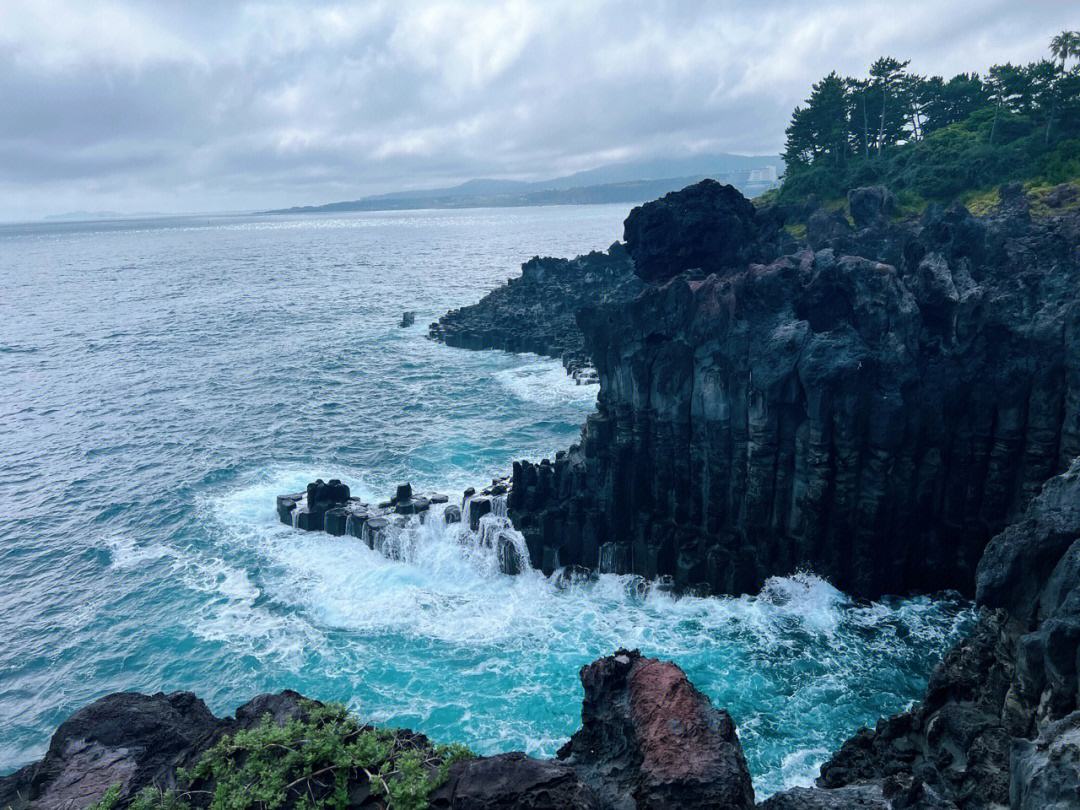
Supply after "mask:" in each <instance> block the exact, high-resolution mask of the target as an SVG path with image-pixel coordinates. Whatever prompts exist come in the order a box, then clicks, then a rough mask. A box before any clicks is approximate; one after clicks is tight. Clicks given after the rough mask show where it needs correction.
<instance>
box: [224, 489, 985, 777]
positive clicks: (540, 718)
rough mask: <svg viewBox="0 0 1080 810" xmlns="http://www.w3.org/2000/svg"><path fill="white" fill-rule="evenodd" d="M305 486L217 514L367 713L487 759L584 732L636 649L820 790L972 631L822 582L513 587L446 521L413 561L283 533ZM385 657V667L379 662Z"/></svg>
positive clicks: (922, 609) (757, 754)
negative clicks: (592, 678)
mask: <svg viewBox="0 0 1080 810" xmlns="http://www.w3.org/2000/svg"><path fill="white" fill-rule="evenodd" d="M295 475H296V473H295V471H290V472H288V473H282V474H280V475H270V476H268V478H270V479H274V480H276V481H277V483H276V484H274V483H267V482H262V483H259V484H255V485H252V486H250V487H246V488H243V489H240V490H237V491H235V492H233V493H230V494H229V495H228V496H225V497H223V498H221V499H219V500H217V501H215V502H213V503H212V505H211V507H210V515H211V516H212V518H213V519H214V520H215V521H216V523H217V525H218V527H219V531H220V533H221V535H222V537H223V538H227V539H225V540H224V541H223V542H226V543H227V544H228V545H230V546H232V547H233V548H238V547H243V548H244V549H245V551H246V552H247V553H249V554H250V555H251V556H252V557H253V558H256V559H258V560H259V561H260V563H259V565H258V568H259V571H260V579H259V587H261V588H262V589H264V590H265V592H266V594H267V596H268V597H269V598H270V599H272V600H273V601H274V602H275V603H277V604H279V605H281V606H285V607H287V609H288V612H289V613H290V614H293V615H296V616H300V617H304V618H305V619H306V620H307V623H308V626H310V627H313V628H320V629H321V630H322V631H324V632H325V633H327V634H328V641H329V643H331V644H333V645H334V647H335V658H336V659H337V664H336V666H340V667H342V668H345V669H349V670H352V671H354V672H355V674H356V677H357V678H358V679H360V680H362V681H363V682H364V685H365V687H366V689H367V690H368V692H369V697H368V699H367V700H360V701H359V706H358V708H359V709H360V710H361V711H363V712H365V714H368V715H371V716H376V717H378V718H380V719H383V720H387V721H391V722H412V723H413V724H415V725H418V726H419V727H421V728H422V729H423V730H424V731H426V732H428V733H431V734H434V735H436V736H441V737H444V738H450V739H460V740H462V741H466V742H468V743H469V744H471V745H473V746H474V747H476V748H477V749H478V750H481V751H484V752H486V753H492V752H495V751H499V750H506V749H507V748H522V749H524V750H526V751H528V752H529V753H531V754H534V755H544V756H550V755H552V754H553V753H554V750H555V749H556V748H557V747H558V745H559V744H561V742H563V741H564V740H565V738H566V736H568V734H569V733H570V732H571V731H572V730H573V729H574V728H575V727H576V723H577V715H578V711H579V701H580V687H579V686H578V685H577V684H576V683H575V680H574V673H575V672H576V670H577V668H578V667H580V665H581V664H583V663H586V662H587V661H589V660H592V659H593V658H595V657H596V656H598V655H602V654H604V653H607V652H610V651H612V650H614V649H616V648H617V647H620V646H623V647H639V648H641V649H642V651H643V652H646V653H647V654H653V655H660V656H663V657H665V658H670V659H673V660H675V661H676V662H678V663H679V664H680V665H682V666H683V667H684V668H685V669H686V670H687V672H688V673H689V674H690V675H691V677H692V678H693V679H694V681H695V683H697V684H698V685H699V687H701V688H702V689H703V690H704V691H705V692H706V693H707V694H709V695H710V696H711V697H712V698H713V699H714V701H716V702H717V704H718V705H722V706H725V707H727V708H728V709H729V710H730V711H731V712H732V714H733V715H734V717H735V719H736V722H737V723H738V724H739V729H740V734H741V737H742V739H743V743H744V745H745V746H746V750H747V756H748V759H749V761H750V763H751V767H752V769H753V770H754V772H755V775H756V776H757V778H758V781H757V784H758V788H759V790H761V791H764V793H766V794H767V793H768V792H771V791H773V790H777V789H780V788H782V787H784V786H790V785H795V784H808V783H809V782H810V781H811V780H812V778H813V776H814V775H815V774H816V770H817V768H818V767H819V766H820V764H821V762H822V761H823V760H824V758H825V756H827V753H828V752H829V751H830V750H832V749H833V748H834V747H835V746H836V744H837V743H838V742H839V741H840V739H841V738H842V736H843V735H841V734H840V733H839V729H841V728H846V729H847V732H846V733H850V731H852V730H854V728H855V727H856V726H857V725H858V724H860V723H864V722H870V721H872V720H873V719H875V718H876V716H877V715H878V714H881V713H888V712H890V711H894V710H896V709H898V708H900V706H899V705H897V703H896V701H895V700H894V698H895V697H896V696H898V695H899V694H903V693H905V692H907V690H908V689H909V687H910V686H911V685H912V684H917V683H921V682H922V681H923V679H924V678H925V675H926V672H925V669H926V656H927V655H928V654H930V655H936V654H937V651H939V650H940V649H941V648H942V646H943V645H944V644H945V643H946V642H947V641H948V640H949V639H950V638H952V637H954V636H955V634H956V633H957V632H958V631H959V630H960V629H961V628H962V626H963V625H964V624H965V623H966V622H967V621H968V619H969V617H968V614H967V612H966V611H965V610H963V609H962V606H961V605H960V604H959V603H955V602H942V601H932V600H929V599H911V600H897V601H889V602H876V603H856V602H853V601H851V600H850V599H848V598H847V597H845V596H844V594H843V593H841V592H840V591H838V590H837V589H835V588H833V587H832V586H831V585H829V584H828V583H827V582H826V581H824V580H822V579H821V578H819V577H816V576H814V575H812V574H800V575H796V576H792V577H785V578H774V579H771V580H769V581H768V582H767V583H766V585H765V586H764V588H763V589H762V591H761V593H760V594H758V595H757V596H746V597H740V598H707V599H705V598H693V597H684V598H675V597H673V596H671V595H669V594H666V593H663V592H659V591H657V590H655V589H643V588H642V586H641V583H640V581H639V580H638V579H637V578H635V577H632V576H615V575H602V576H600V577H599V578H597V579H596V580H594V581H579V582H576V583H574V584H572V585H570V586H569V587H567V586H565V585H563V586H562V587H560V583H559V580H558V577H552V578H547V577H544V576H543V575H542V574H541V573H540V572H538V571H535V570H532V569H528V570H526V571H524V572H523V573H522V574H521V575H519V576H505V575H502V574H500V573H498V570H497V567H496V566H495V565H493V563H492V553H491V550H490V549H485V548H484V547H483V544H482V542H481V538H482V537H483V536H484V528H483V526H482V527H481V530H480V532H479V533H470V532H468V531H467V530H463V529H462V527H461V526H460V524H454V525H451V526H446V525H445V524H444V523H443V521H442V519H441V515H440V514H439V512H438V510H436V511H435V512H434V513H433V514H432V515H430V516H429V518H428V519H427V520H426V521H424V522H423V523H421V522H419V521H418V520H416V519H413V520H412V522H411V523H410V524H409V526H407V527H406V528H405V529H404V530H402V531H401V534H402V536H403V537H402V539H401V545H400V548H401V549H404V551H402V552H401V554H400V556H401V559H400V560H393V559H388V558H387V557H386V556H384V555H383V554H380V553H378V551H372V550H370V549H368V548H367V547H366V546H365V545H364V544H363V543H361V542H359V541H357V540H355V539H353V538H348V537H344V538H338V537H330V536H328V535H324V534H321V533H305V532H298V531H294V530H292V529H290V528H288V527H286V526H283V525H281V524H280V523H278V522H277V519H276V515H275V514H274V512H273V509H272V507H271V505H272V500H271V499H270V498H269V497H268V496H269V491H268V489H267V487H270V489H271V490H272V489H273V488H274V487H275V486H276V487H277V489H278V491H284V490H283V489H282V484H283V483H285V482H286V481H292V480H295ZM290 476H293V477H292V478H290ZM301 477H302V476H301ZM309 477H310V474H309ZM285 489H287V487H285ZM504 520H506V519H505V518H500V517H498V516H497V515H488V516H485V518H483V521H492V525H496V524H497V522H498V521H504ZM498 525H501V524H498ZM511 531H512V529H511ZM466 536H467V537H468V538H469V539H468V540H466V539H465V538H466ZM245 630H246V628H244V627H243V626H240V627H238V628H237V633H236V637H237V638H238V639H242V638H243V637H244V635H245ZM331 636H332V637H333V638H332V639H331V638H330V637H331ZM383 645H386V646H387V647H389V649H391V650H392V651H393V652H392V659H393V666H392V667H391V668H390V669H389V671H388V670H387V668H386V667H385V665H384V663H380V664H379V665H378V666H372V662H371V661H370V660H369V659H368V658H367V656H368V655H370V654H371V650H372V649H373V647H382V646H383ZM403 673H408V674H407V676H405V675H403ZM421 684H422V686H420V685H421ZM418 686H419V688H417V687H418ZM494 694H497V695H501V696H503V697H502V698H501V699H499V700H493V699H492V695H494ZM372 696H374V697H372ZM453 706H457V707H458V708H457V709H452V708H448V707H453ZM448 713H449V717H450V718H451V719H449V720H448V719H446V716H447V714H448ZM845 720H846V721H848V722H847V724H846V725H845V722H844V721H845Z"/></svg>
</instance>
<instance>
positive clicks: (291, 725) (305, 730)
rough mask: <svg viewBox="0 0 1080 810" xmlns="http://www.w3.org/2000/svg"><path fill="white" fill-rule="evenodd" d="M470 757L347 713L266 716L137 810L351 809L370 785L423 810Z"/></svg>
mask: <svg viewBox="0 0 1080 810" xmlns="http://www.w3.org/2000/svg"><path fill="white" fill-rule="evenodd" d="M471 756H473V755H472V754H471V753H470V752H469V751H468V749H466V748H464V747H463V746H458V745H450V746H443V745H432V744H431V743H429V742H428V741H427V740H426V738H424V737H420V736H417V735H412V734H410V733H408V732H401V731H394V730H390V729H375V728H371V727H368V726H363V725H361V724H360V723H359V722H358V721H357V720H356V719H355V718H354V717H353V716H352V715H351V714H350V713H349V712H348V711H347V710H346V709H345V708H344V707H343V706H340V705H325V706H323V705H319V704H315V703H312V704H310V705H309V706H308V707H307V711H306V715H305V716H304V717H303V718H302V719H294V720H290V721H289V722H287V723H285V724H284V725H282V726H279V725H277V724H276V723H274V722H273V720H272V719H271V718H270V717H269V716H267V717H265V718H263V721H262V722H261V723H260V724H259V725H258V726H256V727H255V728H252V729H249V730H245V731H238V732H236V733H235V734H233V735H230V736H227V737H224V738H222V739H221V740H220V741H218V743H217V744H216V745H214V746H213V747H212V748H210V749H209V750H208V751H206V752H205V753H204V754H203V755H202V757H201V758H200V760H199V762H198V764H196V766H195V767H194V768H192V769H191V770H189V771H181V772H179V773H178V774H177V783H178V788H177V789H176V790H169V791H163V790H159V789H157V788H153V787H149V788H146V789H144V790H143V791H142V792H141V793H139V794H138V795H137V796H136V797H135V799H134V800H133V801H132V803H131V805H130V807H132V808H133V809H134V810H189V809H190V808H192V807H207V806H208V807H210V808H212V810H249V808H250V809H251V810H274V809H275V808H345V807H346V806H347V805H348V804H349V799H350V792H351V791H353V790H355V789H357V788H358V787H359V788H362V787H363V786H364V785H367V788H368V789H369V790H370V792H371V794H372V795H375V796H379V797H381V798H382V799H383V801H384V802H385V803H386V805H387V806H388V807H390V808H394V810H418V809H419V808H423V807H427V805H428V795H429V794H430V793H431V791H432V790H433V789H435V788H436V787H438V786H439V785H440V784H442V783H443V782H444V781H445V780H446V776H447V772H448V770H449V768H450V765H452V764H453V763H454V762H456V761H458V760H461V759H467V758H469V757H471ZM119 795H120V788H119V786H114V787H113V788H110V790H109V791H108V792H106V794H105V795H104V796H103V797H102V799H101V800H100V801H99V802H98V803H97V804H96V805H94V807H93V810H111V808H113V807H114V806H116V804H117V802H118V800H119Z"/></svg>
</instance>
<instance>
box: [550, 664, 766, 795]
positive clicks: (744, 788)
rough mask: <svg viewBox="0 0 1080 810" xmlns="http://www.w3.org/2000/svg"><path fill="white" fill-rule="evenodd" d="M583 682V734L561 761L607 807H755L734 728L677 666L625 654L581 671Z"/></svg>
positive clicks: (574, 739)
mask: <svg viewBox="0 0 1080 810" xmlns="http://www.w3.org/2000/svg"><path fill="white" fill-rule="evenodd" d="M581 683H582V685H583V686H584V687H585V700H584V702H583V704H582V709H581V721H582V724H581V729H580V730H579V731H577V732H576V733H575V734H574V736H573V737H571V738H570V741H569V742H568V743H566V745H564V746H563V747H562V748H561V749H560V750H559V759H561V760H563V761H565V762H566V763H568V764H569V765H571V766H573V767H574V769H575V770H576V771H577V772H578V773H579V774H581V775H582V778H583V779H584V780H585V781H586V782H587V783H588V784H590V785H591V786H592V787H593V788H594V790H595V791H596V793H597V795H598V796H599V797H600V799H601V802H602V804H603V806H604V807H609V808H612V809H613V810H622V808H626V810H633V808H636V807H641V808H644V807H650V808H652V807H656V808H661V807H680V808H685V810H694V809H695V808H701V809H702V810H705V809H706V808H738V807H753V806H754V789H753V787H752V786H751V784H750V773H749V771H748V770H747V768H746V761H745V760H744V759H743V754H742V746H741V745H740V744H739V738H738V737H737V736H736V735H735V723H734V722H733V721H732V719H731V717H729V716H728V713H727V712H725V711H723V710H721V709H716V708H713V706H712V704H711V703H710V702H709V699H708V698H707V697H706V696H705V695H703V694H701V692H699V691H698V690H697V689H695V688H694V685H693V684H691V683H690V681H689V680H687V678H686V675H685V674H683V671H682V670H681V669H679V668H678V667H677V666H675V665H674V664H672V663H669V662H665V661H657V660H656V659H653V658H644V657H642V656H641V654H640V653H638V652H637V651H636V650H633V651H629V650H619V651H618V652H616V653H615V655H613V656H609V657H607V658H601V659H600V660H598V661H594V662H593V663H592V664H589V665H588V666H586V667H583V668H582V670H581Z"/></svg>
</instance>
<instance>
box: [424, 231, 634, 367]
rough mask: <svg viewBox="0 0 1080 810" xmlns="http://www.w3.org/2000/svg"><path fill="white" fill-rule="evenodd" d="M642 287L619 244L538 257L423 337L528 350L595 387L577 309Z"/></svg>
mask: <svg viewBox="0 0 1080 810" xmlns="http://www.w3.org/2000/svg"><path fill="white" fill-rule="evenodd" d="M643 287H644V284H643V283H642V282H641V280H640V279H639V278H638V277H637V276H636V275H634V267H633V263H632V262H631V260H630V257H629V256H628V255H627V253H626V249H625V248H624V247H623V246H622V244H620V243H618V242H616V243H615V244H614V245H612V246H611V247H610V248H609V249H608V251H607V252H606V253H600V252H597V251H594V252H593V253H589V254H588V255H585V256H579V257H577V258H576V259H553V258H541V257H539V256H537V257H535V258H533V259H530V260H529V261H527V262H525V264H523V265H522V266H521V275H520V276H519V277H517V278H512V279H509V280H508V281H507V283H506V284H505V285H504V286H501V287H498V288H497V289H495V290H493V291H492V292H490V293H488V294H487V295H486V296H484V298H483V299H481V300H480V301H479V302H478V303H476V304H473V305H471V306H467V307H462V308H461V309H455V310H451V311H450V312H448V313H446V314H445V315H443V316H442V317H441V318H440V319H439V320H438V321H436V322H435V323H433V324H431V326H430V327H429V331H428V335H429V337H431V338H432V339H433V340H439V341H442V342H443V343H445V344H446V345H448V346H454V347H457V348H462V349H500V350H502V351H508V352H532V353H534V354H539V355H543V356H545V357H553V358H555V359H557V360H561V361H562V363H563V366H564V367H565V368H566V370H567V372H568V373H569V374H570V375H571V376H572V377H573V378H574V379H575V380H576V381H577V382H578V383H579V384H586V383H595V382H596V381H597V377H596V371H595V369H593V367H592V363H591V362H590V360H589V357H588V354H587V353H586V352H585V349H584V338H583V336H582V334H581V330H580V329H579V328H578V325H577V321H576V315H577V312H578V310H580V309H581V308H582V307H584V306H589V305H594V304H598V303H604V302H608V303H619V302H625V301H629V300H631V299H632V298H634V297H635V296H636V295H637V294H638V293H640V292H641V290H642V289H643Z"/></svg>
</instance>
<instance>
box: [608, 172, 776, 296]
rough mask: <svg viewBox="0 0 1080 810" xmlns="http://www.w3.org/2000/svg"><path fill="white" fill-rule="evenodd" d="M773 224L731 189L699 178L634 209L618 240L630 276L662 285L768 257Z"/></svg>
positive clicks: (771, 249)
mask: <svg viewBox="0 0 1080 810" xmlns="http://www.w3.org/2000/svg"><path fill="white" fill-rule="evenodd" d="M777 226H778V222H777V220H776V218H775V217H772V216H770V215H768V214H764V215H762V214H759V213H758V211H757V209H755V207H754V204H753V203H752V202H750V201H749V200H748V199H746V198H745V197H744V196H743V195H742V194H740V193H739V191H738V190H737V189H735V188H734V187H733V186H725V185H721V184H720V183H718V182H716V181H715V180H703V181H702V182H700V183H696V184H695V185H692V186H688V187H687V188H685V189H683V190H682V191H676V192H672V193H671V194H667V195H665V196H664V197H661V198H660V199H659V200H656V201H655V202H651V203H649V204H648V205H642V206H639V207H637V208H635V209H634V210H633V211H631V212H630V216H628V217H627V218H626V223H625V230H624V235H623V239H624V240H625V241H626V247H627V250H628V251H629V252H630V255H631V256H633V259H634V272H635V273H637V274H638V275H639V276H640V277H641V278H643V279H644V280H645V281H650V282H663V281H667V280H668V279H670V278H673V277H674V276H677V275H679V274H680V273H682V272H684V271H694V272H695V273H697V274H699V275H702V276H704V275H708V274H710V273H723V272H725V271H727V270H729V269H730V268H734V267H739V266H745V265H746V263H747V262H750V261H755V260H758V261H759V260H762V259H765V258H771V257H772V256H773V255H774V254H775V253H776V251H777V247H776V245H775V244H774V240H775V236H776V234H777Z"/></svg>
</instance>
